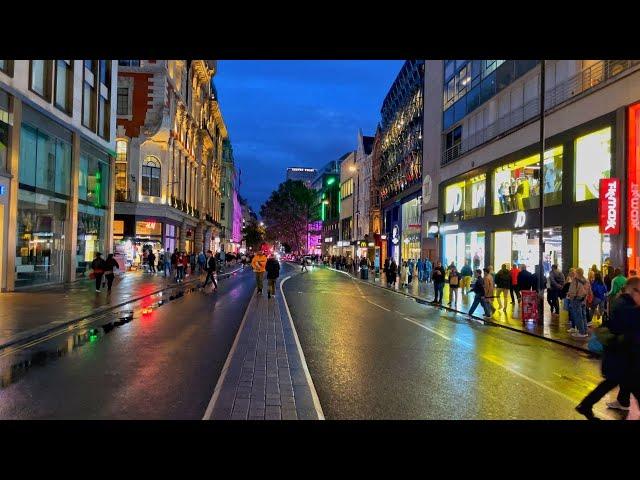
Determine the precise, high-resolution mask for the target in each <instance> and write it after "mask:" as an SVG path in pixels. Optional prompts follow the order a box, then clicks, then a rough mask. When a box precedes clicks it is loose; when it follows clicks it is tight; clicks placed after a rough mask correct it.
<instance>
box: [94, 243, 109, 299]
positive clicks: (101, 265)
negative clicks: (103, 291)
mask: <svg viewBox="0 0 640 480" xmlns="http://www.w3.org/2000/svg"><path fill="white" fill-rule="evenodd" d="M105 268H106V264H105V261H104V259H103V258H102V254H101V253H100V252H96V258H94V259H93V262H91V269H92V270H93V272H92V273H93V278H95V280H96V292H97V293H100V285H102V275H104V271H105Z"/></svg>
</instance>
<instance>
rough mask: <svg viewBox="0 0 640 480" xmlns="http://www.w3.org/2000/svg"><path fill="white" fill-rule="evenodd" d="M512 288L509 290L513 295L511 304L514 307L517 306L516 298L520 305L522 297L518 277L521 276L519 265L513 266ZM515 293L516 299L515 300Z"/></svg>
mask: <svg viewBox="0 0 640 480" xmlns="http://www.w3.org/2000/svg"><path fill="white" fill-rule="evenodd" d="M510 273H511V288H510V289H509V294H510V295H511V303H512V304H513V305H515V304H516V300H515V299H516V298H517V299H518V303H520V300H521V298H522V297H521V295H520V286H519V285H518V276H519V275H520V269H519V268H518V265H517V264H516V263H514V264H513V265H512V266H511V272H510ZM514 293H515V298H514Z"/></svg>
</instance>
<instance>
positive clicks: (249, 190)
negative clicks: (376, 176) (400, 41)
mask: <svg viewBox="0 0 640 480" xmlns="http://www.w3.org/2000/svg"><path fill="white" fill-rule="evenodd" d="M402 64H403V61H402V60H366V61H365V60H337V61H329V60H304V61H302V60H277V61H276V60H255V61H253V60H221V61H219V62H218V74H217V75H216V77H215V80H214V81H215V84H216V88H217V90H218V98H219V100H220V106H221V109H222V114H223V117H224V119H225V122H226V124H227V129H228V131H229V136H230V139H231V143H232V145H233V152H234V156H235V160H236V164H237V166H238V167H239V168H240V169H241V171H242V176H241V181H242V186H241V189H240V193H241V195H242V196H243V197H245V198H247V199H248V201H249V203H250V205H251V206H252V207H253V208H254V210H256V211H259V209H260V205H261V204H262V203H263V202H264V201H265V200H266V199H267V198H268V196H269V194H270V193H271V191H273V190H274V189H275V188H276V187H277V186H278V184H279V183H280V182H282V181H284V178H285V175H286V169H287V167H292V166H300V167H316V168H318V167H321V166H322V165H324V164H325V163H326V162H328V161H329V160H334V159H337V158H338V157H340V156H341V155H342V154H344V153H346V152H348V151H349V150H355V148H356V140H357V134H358V128H361V129H362V131H363V133H364V134H365V135H373V134H374V133H375V128H376V125H377V123H378V122H379V120H380V107H381V106H382V101H383V100H384V97H385V95H386V94H387V92H388V90H389V88H390V87H391V84H392V83H393V80H394V79H395V77H396V75H397V74H398V72H399V71H400V68H401V67H402Z"/></svg>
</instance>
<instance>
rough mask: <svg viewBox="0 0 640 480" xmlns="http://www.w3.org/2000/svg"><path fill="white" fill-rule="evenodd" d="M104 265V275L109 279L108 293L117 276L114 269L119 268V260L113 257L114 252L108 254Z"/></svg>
mask: <svg viewBox="0 0 640 480" xmlns="http://www.w3.org/2000/svg"><path fill="white" fill-rule="evenodd" d="M104 263H105V265H104V276H105V278H106V279H107V294H109V293H111V287H112V286H113V279H114V278H115V273H114V270H119V269H120V266H119V265H118V262H117V260H116V259H115V258H114V257H113V253H110V254H109V255H107V259H106V260H105V262H104Z"/></svg>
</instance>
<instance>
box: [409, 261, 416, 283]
mask: <svg viewBox="0 0 640 480" xmlns="http://www.w3.org/2000/svg"><path fill="white" fill-rule="evenodd" d="M414 266H415V264H414V262H413V259H409V261H408V262H407V267H408V268H409V276H408V279H407V280H408V283H411V282H412V281H413V268H414Z"/></svg>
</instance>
